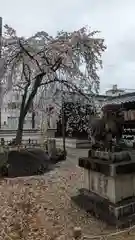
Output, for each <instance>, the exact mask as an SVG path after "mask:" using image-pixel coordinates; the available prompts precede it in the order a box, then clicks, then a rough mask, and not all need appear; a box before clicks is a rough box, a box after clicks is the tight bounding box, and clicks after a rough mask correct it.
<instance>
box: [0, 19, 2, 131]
mask: <svg viewBox="0 0 135 240" xmlns="http://www.w3.org/2000/svg"><path fill="white" fill-rule="evenodd" d="M1 54H2V17H0V60H1ZM0 91H2V83H1V81H0ZM0 129H1V106H0Z"/></svg>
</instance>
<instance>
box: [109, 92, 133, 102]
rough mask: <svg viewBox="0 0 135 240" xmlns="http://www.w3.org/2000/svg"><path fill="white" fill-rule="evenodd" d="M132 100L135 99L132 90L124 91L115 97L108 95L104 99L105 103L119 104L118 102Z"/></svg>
mask: <svg viewBox="0 0 135 240" xmlns="http://www.w3.org/2000/svg"><path fill="white" fill-rule="evenodd" d="M134 101H135V92H132V93H126V94H123V95H120V96H116V97H108V99H107V100H106V101H105V104H108V103H115V104H120V103H126V102H134Z"/></svg>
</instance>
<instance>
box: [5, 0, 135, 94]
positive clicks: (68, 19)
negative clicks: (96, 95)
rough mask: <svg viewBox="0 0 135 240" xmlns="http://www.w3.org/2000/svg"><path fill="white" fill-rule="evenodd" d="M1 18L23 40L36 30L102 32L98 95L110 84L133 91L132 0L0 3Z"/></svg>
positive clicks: (134, 43) (134, 40)
mask: <svg viewBox="0 0 135 240" xmlns="http://www.w3.org/2000/svg"><path fill="white" fill-rule="evenodd" d="M0 16H2V17H3V19H4V24H5V23H7V24H9V25H10V26H12V27H13V28H15V29H16V30H17V33H18V35H24V36H30V35H31V34H33V33H35V32H36V31H39V30H44V31H46V32H48V33H50V34H55V33H56V31H58V30H62V29H63V30H65V31H73V30H77V29H78V28H80V27H83V26H84V25H89V26H91V28H92V30H99V31H101V35H102V37H103V38H105V41H106V44H107V51H106V53H105V54H104V56H103V65H104V68H103V70H102V71H101V74H100V76H101V92H104V91H105V90H107V89H108V88H110V87H112V84H118V86H119V87H120V88H128V89H131V88H133V89H135V1H134V0H128V1H126V0H125V1H123V0H72V1H71V0H57V1H56V0H37V1H36V0H23V1H19V0H0Z"/></svg>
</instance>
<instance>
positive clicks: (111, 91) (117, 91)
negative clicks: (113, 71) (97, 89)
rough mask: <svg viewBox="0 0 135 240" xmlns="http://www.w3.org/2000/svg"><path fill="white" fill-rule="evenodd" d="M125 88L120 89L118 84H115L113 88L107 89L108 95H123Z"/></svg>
mask: <svg viewBox="0 0 135 240" xmlns="http://www.w3.org/2000/svg"><path fill="white" fill-rule="evenodd" d="M124 93H125V90H122V89H118V87H117V84H115V85H113V87H112V89H109V90H108V91H106V96H111V97H117V96H120V95H123V94H124Z"/></svg>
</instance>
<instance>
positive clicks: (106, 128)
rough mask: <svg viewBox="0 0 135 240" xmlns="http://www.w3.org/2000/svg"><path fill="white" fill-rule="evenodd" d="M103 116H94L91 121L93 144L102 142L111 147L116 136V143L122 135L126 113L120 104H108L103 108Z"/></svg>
mask: <svg viewBox="0 0 135 240" xmlns="http://www.w3.org/2000/svg"><path fill="white" fill-rule="evenodd" d="M102 113H103V115H102V117H101V118H93V119H92V120H91V123H90V134H91V141H92V145H94V144H101V143H102V145H104V147H105V148H110V144H112V140H113V139H114V138H116V144H118V143H119V140H120V139H121V137H122V133H123V123H124V115H123V112H122V107H121V105H119V104H110V105H109V104H108V105H105V106H104V107H103V108H102Z"/></svg>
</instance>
